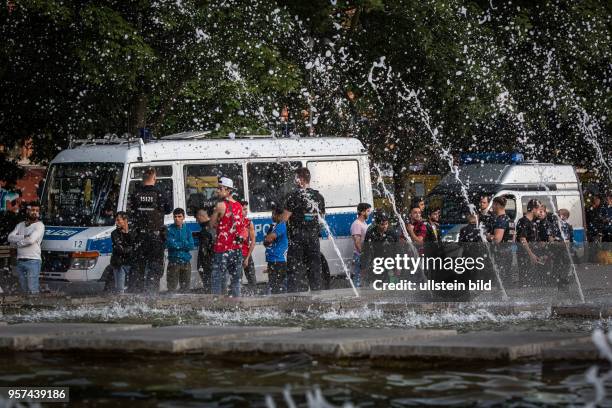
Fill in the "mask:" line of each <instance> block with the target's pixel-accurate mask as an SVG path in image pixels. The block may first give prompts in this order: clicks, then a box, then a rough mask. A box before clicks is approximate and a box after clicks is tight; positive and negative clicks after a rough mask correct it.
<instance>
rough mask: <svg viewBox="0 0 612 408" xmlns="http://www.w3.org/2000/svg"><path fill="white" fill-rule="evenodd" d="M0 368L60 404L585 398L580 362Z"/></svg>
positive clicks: (125, 362) (102, 361)
mask: <svg viewBox="0 0 612 408" xmlns="http://www.w3.org/2000/svg"><path fill="white" fill-rule="evenodd" d="M0 366H1V367H2V370H1V373H0V386H14V385H21V386H26V385H29V386H69V387H70V396H71V403H70V406H85V405H87V406H109V407H110V406H117V405H125V406H133V407H141V406H142V407H145V406H147V407H148V406H162V407H165V406H218V407H243V406H261V407H264V406H269V405H266V398H268V399H271V400H272V401H274V402H275V404H276V406H287V405H286V404H285V403H284V401H285V400H284V397H283V392H286V390H288V389H290V394H291V396H292V398H293V400H294V401H295V402H296V403H297V404H298V405H300V406H308V405H307V404H306V397H305V395H306V393H308V392H310V393H313V394H314V392H315V390H317V389H320V390H321V393H322V395H323V397H324V398H325V400H326V401H327V402H329V403H331V404H334V405H338V406H342V405H343V404H344V403H347V402H350V403H352V404H354V405H355V406H362V407H374V406H392V407H404V406H515V407H525V406H581V405H583V404H584V403H585V402H587V401H589V400H591V399H592V398H593V396H594V391H593V387H592V386H591V385H590V384H588V383H587V382H586V380H585V372H586V370H587V369H588V368H589V366H590V365H589V364H569V363H566V364H555V365H543V364H541V363H536V362H534V363H522V364H512V365H493V366H485V367H483V366H481V367H466V366H461V367H444V368H427V369H423V368H421V369H410V368H409V367H394V368H381V367H375V366H371V365H370V363H369V362H367V361H363V360H351V361H349V362H344V363H334V362H330V361H320V360H317V359H313V358H311V357H309V356H306V355H290V356H284V357H276V358H267V359H265V358H264V359H259V360H255V361H252V362H250V363H249V364H245V363H237V362H232V361H224V360H218V359H212V358H209V357H206V356H203V355H183V356H178V357H177V356H164V355H145V356H143V355H139V356H129V357H126V356H120V355H107V354H86V353H79V354H48V353H39V352H36V353H17V354H13V355H0ZM610 388H611V389H609V390H608V392H609V393H610V394H612V386H611V387H610ZM311 406H312V405H311ZM319 406H321V405H319ZM607 406H612V400H608V401H607Z"/></svg>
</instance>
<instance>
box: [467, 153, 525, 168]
mask: <svg viewBox="0 0 612 408" xmlns="http://www.w3.org/2000/svg"><path fill="white" fill-rule="evenodd" d="M523 161H525V156H524V155H523V153H519V152H513V153H494V152H491V153H462V154H461V156H460V158H459V163H460V165H462V166H463V165H466V164H476V163H489V164H517V163H522V162H523Z"/></svg>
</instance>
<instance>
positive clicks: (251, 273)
mask: <svg viewBox="0 0 612 408" xmlns="http://www.w3.org/2000/svg"><path fill="white" fill-rule="evenodd" d="M243 270H244V276H246V278H247V282H248V285H249V289H250V290H251V291H253V292H254V291H255V290H256V289H257V279H256V277H255V262H254V261H253V257H252V256H250V257H249V262H248V264H247V267H246V268H243Z"/></svg>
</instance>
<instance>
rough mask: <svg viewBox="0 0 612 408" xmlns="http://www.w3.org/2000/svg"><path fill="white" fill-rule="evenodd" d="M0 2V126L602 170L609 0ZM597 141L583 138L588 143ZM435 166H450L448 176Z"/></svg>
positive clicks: (49, 133)
mask: <svg viewBox="0 0 612 408" xmlns="http://www.w3.org/2000/svg"><path fill="white" fill-rule="evenodd" d="M11 4H13V5H12V6H11V7H8V6H7V7H5V8H3V9H2V10H0V18H1V24H0V34H1V35H2V38H3V39H5V41H4V42H3V43H2V44H1V45H0V86H1V88H2V91H3V92H2V93H3V97H2V99H1V101H0V137H2V140H3V141H5V142H8V143H10V142H12V141H15V140H19V139H21V138H23V137H26V136H33V137H34V140H35V145H36V151H37V153H38V154H39V156H40V157H41V158H43V159H49V158H51V157H52V156H53V155H54V154H55V153H56V152H57V151H58V149H62V148H65V147H66V145H67V141H68V139H69V138H71V137H85V136H87V135H98V136H99V135H102V134H106V133H115V134H124V133H130V134H137V132H138V129H139V128H144V127H147V128H150V129H151V130H152V131H153V134H154V135H155V136H162V135H164V134H169V133H173V132H179V131H185V130H190V129H212V130H216V131H217V132H218V133H219V134H225V133H227V132H256V131H266V132H269V131H271V130H272V131H278V130H279V129H280V124H281V121H282V120H284V119H283V118H282V115H281V112H282V111H283V108H285V107H287V110H288V112H289V121H290V122H292V126H293V128H294V129H295V131H296V132H299V133H303V134H308V133H309V132H310V131H311V129H314V131H315V134H324V135H338V136H347V135H356V136H358V137H360V138H362V140H363V141H364V142H365V143H366V144H367V145H368V147H369V149H370V151H371V153H372V154H373V156H374V158H375V160H378V161H387V162H390V163H392V164H393V166H394V169H395V173H396V174H397V175H400V174H401V173H402V172H404V171H405V170H406V168H407V165H408V164H409V163H410V162H411V161H413V160H415V157H419V158H420V159H422V158H423V157H435V158H437V157H439V156H440V152H441V151H442V150H448V152H449V153H450V154H456V153H458V152H465V151H492V150H506V151H509V150H523V151H525V152H526V153H527V154H528V155H529V156H530V158H533V159H539V160H550V161H559V162H570V163H573V164H576V165H584V166H586V167H588V168H594V169H598V170H600V171H601V172H602V173H603V172H605V171H606V169H605V166H604V165H603V163H602V162H601V154H600V155H599V156H598V155H597V153H596V149H595V148H594V147H593V146H595V145H598V146H599V147H601V149H602V152H603V157H604V159H607V160H609V157H610V152H611V151H612V142H611V141H610V138H609V135H610V130H611V122H610V120H611V119H610V118H611V116H612V115H611V112H610V110H611V107H612V103H611V102H610V101H611V100H612V91H611V87H612V84H611V82H612V47H611V46H610V44H612V41H611V38H610V36H611V35H612V17H611V16H612V6H611V5H610V3H609V2H604V1H597V0H585V1H580V2H575V1H571V0H547V1H544V2H532V1H526V0H518V1H517V0H515V1H512V2H502V1H495V0H493V1H489V0H486V1H485V0H478V1H459V0H351V1H348V0H333V1H324V0H315V1H311V2H295V1H288V0H276V1H273V0H268V1H266V0H255V1H250V0H225V1H222V0H180V1H168V0H138V1H121V0H97V1H77V0H74V1H66V0H15V1H14V2H12V3H11ZM585 146H586V147H588V148H585ZM442 170H443V169H442Z"/></svg>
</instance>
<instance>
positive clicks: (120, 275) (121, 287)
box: [113, 265, 131, 293]
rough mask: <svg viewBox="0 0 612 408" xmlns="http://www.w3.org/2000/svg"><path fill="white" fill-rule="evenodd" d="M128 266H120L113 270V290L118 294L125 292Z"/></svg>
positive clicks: (128, 271)
mask: <svg viewBox="0 0 612 408" xmlns="http://www.w3.org/2000/svg"><path fill="white" fill-rule="evenodd" d="M130 269H131V267H130V266H129V265H121V266H120V267H118V268H113V276H114V277H115V290H116V291H117V292H118V293H123V292H125V278H126V276H128V274H129V273H130Z"/></svg>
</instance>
